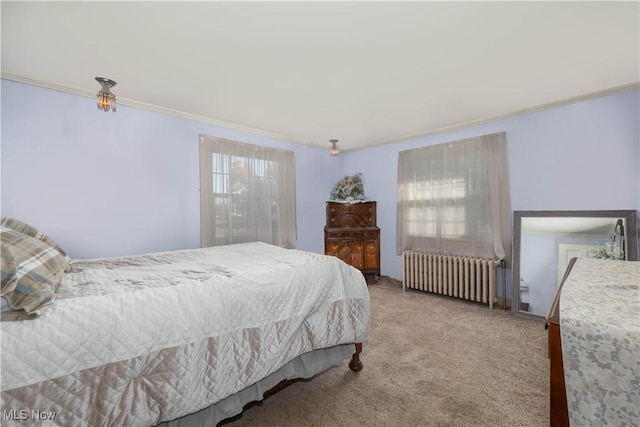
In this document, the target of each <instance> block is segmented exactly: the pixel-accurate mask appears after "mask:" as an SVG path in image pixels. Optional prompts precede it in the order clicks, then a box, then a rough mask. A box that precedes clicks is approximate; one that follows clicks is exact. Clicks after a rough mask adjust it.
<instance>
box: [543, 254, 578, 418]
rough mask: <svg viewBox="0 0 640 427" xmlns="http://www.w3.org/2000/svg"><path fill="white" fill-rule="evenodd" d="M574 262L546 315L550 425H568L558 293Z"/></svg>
mask: <svg viewBox="0 0 640 427" xmlns="http://www.w3.org/2000/svg"><path fill="white" fill-rule="evenodd" d="M575 262H576V258H572V259H571V261H570V262H569V265H568V266H567V270H566V272H565V273H564V277H563V278H562V282H561V283H560V286H559V287H558V290H557V292H556V295H555V297H554V299H553V302H552V303H551V308H550V309H549V314H548V315H547V325H546V327H547V329H548V330H549V338H548V339H549V350H548V352H549V425H550V426H551V427H569V411H568V408H567V392H566V389H565V384H564V363H563V360H562V340H561V336H560V294H561V292H562V286H563V285H564V282H566V280H567V277H569V274H570V272H571V269H572V268H573V265H574V264H575Z"/></svg>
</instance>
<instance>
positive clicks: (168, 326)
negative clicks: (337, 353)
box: [1, 242, 370, 426]
mask: <svg viewBox="0 0 640 427" xmlns="http://www.w3.org/2000/svg"><path fill="white" fill-rule="evenodd" d="M72 266H73V269H72V271H71V272H69V273H66V274H65V275H64V277H63V279H62V283H61V284H60V287H59V288H58V292H57V294H58V296H57V299H56V301H55V303H54V304H53V305H52V306H51V308H49V309H48V310H47V311H46V312H44V313H43V314H42V315H41V316H40V317H38V318H36V319H33V320H25V321H19V322H2V325H1V326H2V336H1V337H2V339H1V341H2V374H1V384H2V391H1V399H2V402H1V405H2V411H3V413H2V425H13V424H15V425H28V423H29V422H34V423H35V422H40V421H38V420H36V418H40V420H41V419H44V418H49V420H50V423H54V424H57V425H64V426H74V425H77V426H86V425H91V426H107V425H123V426H149V425H156V424H158V423H160V422H163V421H168V420H173V419H176V418H178V417H182V416H184V415H186V414H190V413H193V412H196V411H199V410H201V409H203V408H205V407H208V406H210V405H212V404H214V403H216V402H219V401H221V400H222V399H225V398H227V397H228V396H231V395H233V394H235V393H237V392H239V391H241V390H243V389H245V388H247V387H248V386H250V385H252V384H254V383H257V382H259V381H260V380H262V379H264V378H265V377H267V376H269V375H270V374H272V373H273V372H276V371H277V370H278V369H280V368H281V367H283V366H284V365H286V364H287V363H289V362H290V361H292V360H293V359H295V358H297V357H298V356H300V355H302V354H305V353H308V352H311V351H313V350H316V349H322V348H330V347H333V346H338V345H340V344H348V343H355V342H363V341H365V340H366V339H367V337H368V334H369V314H370V307H369V296H368V291H367V287H366V282H365V280H364V278H363V276H362V274H361V273H360V272H359V271H358V270H356V269H355V268H353V267H351V266H349V265H347V264H346V263H344V262H342V261H340V260H339V259H337V258H335V257H329V256H325V255H319V254H315V253H310V252H304V251H298V250H291V249H283V248H279V247H276V246H272V245H268V244H265V243H259V242H256V243H246V244H238V245H230V246H223V247H212V248H202V249H192V250H183V251H172V252H160V253H152V254H144V255H137V256H130V257H120V258H103V259H93V260H76V261H74V262H73V263H72ZM51 420H52V421H51ZM25 423H26V424H25Z"/></svg>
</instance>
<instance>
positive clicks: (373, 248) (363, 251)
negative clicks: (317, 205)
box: [324, 200, 380, 280]
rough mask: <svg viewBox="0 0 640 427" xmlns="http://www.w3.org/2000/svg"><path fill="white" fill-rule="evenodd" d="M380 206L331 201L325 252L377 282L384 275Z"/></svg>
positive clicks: (368, 203)
mask: <svg viewBox="0 0 640 427" xmlns="http://www.w3.org/2000/svg"><path fill="white" fill-rule="evenodd" d="M376 205H377V204H376V202H375V201H370V200H363V201H329V202H327V223H326V225H325V227H324V252H325V254H327V255H333V256H336V257H338V258H340V259H341V260H343V261H344V262H346V263H347V264H350V265H352V266H354V267H355V268H357V269H359V270H360V271H361V272H362V274H364V275H365V277H366V276H373V279H374V280H375V279H376V278H377V276H379V275H380V229H379V228H378V227H377V226H376Z"/></svg>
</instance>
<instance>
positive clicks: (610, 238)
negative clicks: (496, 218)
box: [512, 211, 637, 317]
mask: <svg viewBox="0 0 640 427" xmlns="http://www.w3.org/2000/svg"><path fill="white" fill-rule="evenodd" d="M513 247H514V254H513V255H514V257H513V297H512V312H513V313H514V314H517V315H521V316H526V317H530V316H534V317H544V316H546V315H547V313H548V311H549V308H550V307H551V303H552V301H553V298H554V296H555V294H556V291H557V289H558V286H559V285H560V282H561V281H562V277H563V276H564V273H565V270H566V268H567V265H568V263H569V261H570V260H571V258H574V257H577V258H603V259H610V260H612V261H614V260H624V259H627V260H635V259H637V232H636V212H635V211H526V212H525V211H515V212H514V246H513Z"/></svg>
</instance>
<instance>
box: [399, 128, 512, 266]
mask: <svg viewBox="0 0 640 427" xmlns="http://www.w3.org/2000/svg"><path fill="white" fill-rule="evenodd" d="M397 214H398V215H397V244H396V251H397V254H398V255H400V254H401V253H402V251H404V250H422V251H428V252H438V253H446V254H453V255H468V256H478V257H483V258H491V259H495V260H501V259H505V260H507V261H508V260H509V259H510V258H511V198H510V195H509V169H508V162H507V140H506V134H505V132H501V133H496V134H491V135H484V136H480V137H476V138H470V139H465V140H461V141H456V142H451V143H446V144H440V145H435V146H430V147H422V148H417V149H413V150H406V151H401V152H400V153H399V155H398V205H397Z"/></svg>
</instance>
